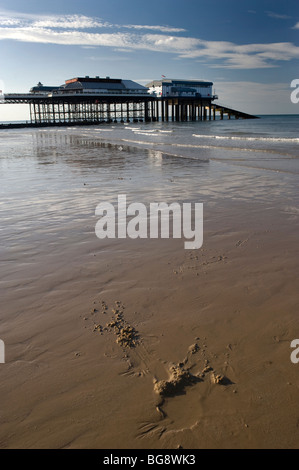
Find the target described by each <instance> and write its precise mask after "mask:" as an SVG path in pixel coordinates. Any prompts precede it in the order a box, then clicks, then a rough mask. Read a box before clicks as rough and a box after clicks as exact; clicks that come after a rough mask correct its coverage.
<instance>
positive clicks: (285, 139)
mask: <svg viewBox="0 0 299 470" xmlns="http://www.w3.org/2000/svg"><path fill="white" fill-rule="evenodd" d="M192 136H193V137H197V138H199V139H219V140H246V141H257V142H289V143H293V142H299V138H297V137H295V138H292V137H237V136H225V135H204V134H192Z"/></svg>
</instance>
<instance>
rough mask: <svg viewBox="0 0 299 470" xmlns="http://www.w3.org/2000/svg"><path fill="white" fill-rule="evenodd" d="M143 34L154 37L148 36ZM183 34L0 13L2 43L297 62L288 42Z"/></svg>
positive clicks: (246, 64) (253, 64) (246, 62)
mask: <svg viewBox="0 0 299 470" xmlns="http://www.w3.org/2000/svg"><path fill="white" fill-rule="evenodd" d="M269 13H271V12H269ZM297 27H298V28H299V23H298V24H297V25H296V28H297ZM103 28H106V31H105V32H99V31H94V30H95V29H98V30H100V29H103ZM91 29H93V31H91ZM125 29H127V30H130V31H125ZM145 30H152V31H153V32H152V33H146V32H145ZM182 31H184V30H183V29H180V28H172V27H169V26H160V25H153V26H150V25H113V24H111V23H107V22H104V21H102V20H101V19H100V18H91V17H88V16H83V15H65V16H61V17H60V16H57V15H56V16H55V15H48V16H45V15H42V16H38V15H28V14H19V15H18V14H16V13H15V14H13V15H12V16H9V15H8V13H7V12H5V14H4V13H2V15H1V13H0V40H1V39H10V40H16V41H22V42H32V43H41V44H60V45H78V46H81V47H85V48H86V47H89V48H90V47H99V46H104V47H112V48H113V49H114V50H118V51H119V50H121V51H134V50H148V51H155V52H161V53H170V54H175V55H176V57H178V58H181V59H193V60H202V59H204V60H205V61H207V62H209V63H210V66H212V67H224V68H231V69H262V68H270V67H277V61H289V60H292V59H297V58H299V47H298V46H295V45H294V44H293V43H289V42H281V43H269V44H235V43H233V42H228V41H205V40H202V39H199V38H194V37H186V36H180V35H178V34H176V33H180V32H182Z"/></svg>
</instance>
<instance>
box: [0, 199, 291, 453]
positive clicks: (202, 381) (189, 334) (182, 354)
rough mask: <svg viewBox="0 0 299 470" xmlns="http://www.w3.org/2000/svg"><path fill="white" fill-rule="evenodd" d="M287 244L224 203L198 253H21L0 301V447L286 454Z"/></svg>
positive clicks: (82, 245)
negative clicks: (2, 349) (2, 356)
mask: <svg viewBox="0 0 299 470" xmlns="http://www.w3.org/2000/svg"><path fill="white" fill-rule="evenodd" d="M290 221H291V222H292V223H290ZM77 228H79V227H77ZM91 228H92V227H91ZM297 233H298V220H297V218H295V219H294V218H293V216H292V214H286V213H277V211H275V210H274V209H273V210H272V211H269V210H268V211H264V210H263V208H262V207H260V205H257V206H255V205H249V204H244V203H239V202H235V203H234V204H230V207H225V205H224V204H222V207H219V205H217V207H216V206H214V207H213V206H211V207H207V208H206V211H205V234H204V245H203V247H202V249H200V250H194V251H185V250H183V248H182V241H181V240H156V241H153V240H142V241H141V240H138V241H132V240H122V241H120V240H110V241H107V240H106V241H99V240H98V239H96V238H95V237H94V236H92V237H91V236H90V234H91V232H90V233H88V232H86V233H85V235H82V239H81V241H80V242H79V243H75V244H67V243H56V244H53V243H51V242H53V240H50V239H49V240H47V241H48V242H49V243H45V244H44V245H43V246H40V249H39V251H38V252H36V253H35V257H36V258H35V260H38V262H37V263H34V262H32V258H30V260H31V261H30V260H27V261H26V259H25V258H26V256H25V254H23V255H22V257H23V258H24V260H23V262H22V263H21V264H20V266H19V270H18V278H17V279H16V277H15V273H12V274H11V279H9V277H6V280H5V281H6V286H7V282H8V283H9V282H11V285H13V286H14V287H13V289H6V291H5V292H4V294H3V295H2V305H3V306H4V309H2V333H1V334H2V337H3V338H4V339H5V343H6V351H7V356H6V364H5V365H4V366H1V376H2V380H1V386H0V393H1V408H2V412H1V428H0V439H1V440H0V442H1V447H2V448H149V449H151V448H170V449H175V448H177V447H178V446H182V447H183V448H186V449H187V448H268V447H269V448H282V447H287V448H296V447H298V432H299V431H298V419H299V401H298V387H299V379H298V367H299V366H296V365H294V364H292V363H291V361H290V352H291V350H290V343H291V341H292V340H293V339H294V338H296V337H297V336H298V320H297V315H298V304H297V301H296V297H297V282H298V281H297V280H298V264H297V256H296V254H297ZM49 238H51V237H49ZM19 257H20V254H19ZM7 263H8V261H7ZM6 267H7V266H6ZM2 281H3V279H2ZM121 335H123V336H121ZM121 338H123V339H121ZM163 381H164V382H163ZM161 384H162V385H161ZM165 384H166V385H165Z"/></svg>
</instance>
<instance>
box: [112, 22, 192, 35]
mask: <svg viewBox="0 0 299 470" xmlns="http://www.w3.org/2000/svg"><path fill="white" fill-rule="evenodd" d="M119 26H120V25H119ZM120 27H122V28H128V29H137V30H142V29H151V30H152V31H160V32H161V33H182V32H184V31H186V30H185V29H183V28H172V27H170V26H157V25H155V26H149V25H139V24H126V25H123V26H120Z"/></svg>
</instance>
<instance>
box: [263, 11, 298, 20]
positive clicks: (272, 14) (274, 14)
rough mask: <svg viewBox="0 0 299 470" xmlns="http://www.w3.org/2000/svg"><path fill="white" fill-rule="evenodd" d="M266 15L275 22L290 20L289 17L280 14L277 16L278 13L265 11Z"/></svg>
mask: <svg viewBox="0 0 299 470" xmlns="http://www.w3.org/2000/svg"><path fill="white" fill-rule="evenodd" d="M266 13H267V15H268V16H269V17H270V18H275V19H277V20H289V19H291V18H292V17H291V16H289V15H282V14H279V13H274V12H273V11H266Z"/></svg>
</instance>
